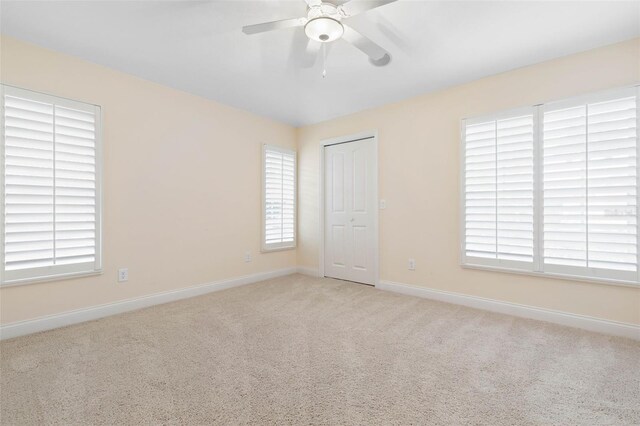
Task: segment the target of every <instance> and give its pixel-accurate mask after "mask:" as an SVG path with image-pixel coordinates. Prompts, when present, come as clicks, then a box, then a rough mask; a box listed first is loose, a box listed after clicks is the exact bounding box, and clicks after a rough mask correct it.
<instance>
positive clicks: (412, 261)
mask: <svg viewBox="0 0 640 426" xmlns="http://www.w3.org/2000/svg"><path fill="white" fill-rule="evenodd" d="M409 270H410V271H415V270H416V260H415V259H409Z"/></svg>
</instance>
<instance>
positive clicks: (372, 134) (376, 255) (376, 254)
mask: <svg viewBox="0 0 640 426" xmlns="http://www.w3.org/2000/svg"><path fill="white" fill-rule="evenodd" d="M363 139H371V143H373V168H374V179H373V192H374V194H375V199H376V204H375V206H374V207H375V208H374V209H373V227H374V233H375V238H374V243H373V275H374V278H373V285H374V286H375V287H378V286H379V285H380V251H379V249H380V248H379V246H380V242H379V241H380V225H379V223H380V222H379V213H380V212H379V207H378V206H379V202H380V197H379V192H378V178H379V173H378V172H379V169H378V131H377V130H369V131H366V132H361V133H356V134H352V135H346V136H338V137H335V138H330V139H325V140H322V141H320V179H319V182H318V185H319V191H318V193H319V194H320V195H319V199H318V201H319V202H318V205H319V212H318V218H319V221H318V222H319V232H320V238H319V250H318V256H319V259H318V275H319V276H320V277H324V248H325V244H324V235H325V233H324V231H325V229H324V228H325V220H324V219H325V217H324V208H325V205H324V201H325V198H324V196H325V188H324V187H325V185H324V184H325V173H324V155H325V150H324V149H325V147H327V146H331V145H338V144H343V143H349V142H356V141H359V140H363Z"/></svg>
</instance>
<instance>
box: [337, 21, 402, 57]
mask: <svg viewBox="0 0 640 426" xmlns="http://www.w3.org/2000/svg"><path fill="white" fill-rule="evenodd" d="M342 38H343V39H344V40H345V41H347V42H349V43H351V44H353V45H354V46H355V47H357V48H358V49H360V50H361V51H363V52H364V53H365V54H366V55H367V56H368V57H369V61H370V62H371V63H372V64H373V65H376V66H383V65H387V64H388V63H389V62H390V61H391V55H389V53H388V52H387V51H386V50H384V49H383V48H382V47H380V46H378V45H377V44H376V43H374V42H373V41H372V40H370V39H368V38H367V37H365V36H363V35H362V34H360V33H359V32H357V31H356V30H354V29H353V28H351V27H350V26H348V25H344V34H343V35H342Z"/></svg>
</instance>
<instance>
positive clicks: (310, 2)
mask: <svg viewBox="0 0 640 426" xmlns="http://www.w3.org/2000/svg"><path fill="white" fill-rule="evenodd" d="M304 1H305V2H306V3H307V6H309V7H313V6H320V5H321V4H322V0H304Z"/></svg>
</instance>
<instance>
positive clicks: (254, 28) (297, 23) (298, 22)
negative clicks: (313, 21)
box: [242, 18, 307, 34]
mask: <svg viewBox="0 0 640 426" xmlns="http://www.w3.org/2000/svg"><path fill="white" fill-rule="evenodd" d="M306 23H307V19H306V18H291V19H283V20H281V21H273V22H263V23H262V24H255V25H246V26H244V27H242V32H243V33H245V34H258V33H264V32H266V31H273V30H281V29H283V28H292V27H301V26H303V25H304V24H306Z"/></svg>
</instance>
